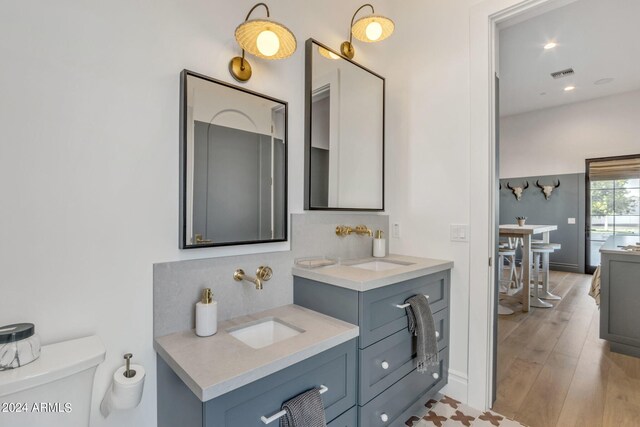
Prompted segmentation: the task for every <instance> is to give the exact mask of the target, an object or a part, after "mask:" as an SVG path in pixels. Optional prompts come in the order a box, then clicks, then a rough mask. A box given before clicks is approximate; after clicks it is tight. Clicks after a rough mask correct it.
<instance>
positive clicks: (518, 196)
mask: <svg viewBox="0 0 640 427" xmlns="http://www.w3.org/2000/svg"><path fill="white" fill-rule="evenodd" d="M507 188H508V189H509V190H511V192H512V193H513V195H514V196H515V198H516V200H518V201H520V199H522V193H523V192H524V190H526V189H527V188H529V181H525V184H524V187H512V186H511V184H509V183H508V182H507Z"/></svg>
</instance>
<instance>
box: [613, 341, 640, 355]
mask: <svg viewBox="0 0 640 427" xmlns="http://www.w3.org/2000/svg"><path fill="white" fill-rule="evenodd" d="M609 348H610V349H611V351H613V352H615V353H620V354H626V355H627V356H633V357H640V348H638V347H636V346H635V345H627V344H622V343H619V342H609Z"/></svg>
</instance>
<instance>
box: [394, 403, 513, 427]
mask: <svg viewBox="0 0 640 427" xmlns="http://www.w3.org/2000/svg"><path fill="white" fill-rule="evenodd" d="M437 398H439V400H435V399H430V400H429V401H427V402H425V404H424V410H423V411H421V412H422V413H420V414H416V415H414V416H412V417H411V418H409V419H408V420H407V421H406V422H405V424H406V425H407V426H409V427H427V426H428V427H433V426H436V427H462V426H465V427H491V426H493V427H524V424H520V423H519V422H517V421H513V420H510V419H508V418H507V417H504V416H502V415H500V414H497V413H495V412H491V411H478V410H477V409H473V408H471V407H469V406H467V405H463V404H462V403H460V402H458V401H457V400H455V399H452V398H451V397H449V396H442V395H440V396H437Z"/></svg>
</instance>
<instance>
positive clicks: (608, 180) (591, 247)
mask: <svg viewBox="0 0 640 427" xmlns="http://www.w3.org/2000/svg"><path fill="white" fill-rule="evenodd" d="M585 170H586V187H585V188H586V197H585V199H586V202H587V205H586V213H587V220H586V229H585V242H586V244H585V247H586V253H585V255H586V260H587V262H586V269H587V272H588V273H593V272H594V271H595V270H596V268H597V267H598V265H600V252H599V250H600V247H601V246H602V245H603V244H604V243H605V242H606V240H607V239H608V238H609V237H611V236H615V235H619V236H635V237H640V154H638V155H631V156H617V157H605V158H598V159H587V160H586V168H585Z"/></svg>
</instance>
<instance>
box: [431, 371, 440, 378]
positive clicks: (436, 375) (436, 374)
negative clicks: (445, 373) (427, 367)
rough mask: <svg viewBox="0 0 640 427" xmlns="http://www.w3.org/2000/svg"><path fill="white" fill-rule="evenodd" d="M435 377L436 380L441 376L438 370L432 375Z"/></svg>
mask: <svg viewBox="0 0 640 427" xmlns="http://www.w3.org/2000/svg"><path fill="white" fill-rule="evenodd" d="M431 376H432V377H433V379H434V380H437V379H438V378H440V374H438V373H437V372H434V373H433V375H431Z"/></svg>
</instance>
